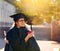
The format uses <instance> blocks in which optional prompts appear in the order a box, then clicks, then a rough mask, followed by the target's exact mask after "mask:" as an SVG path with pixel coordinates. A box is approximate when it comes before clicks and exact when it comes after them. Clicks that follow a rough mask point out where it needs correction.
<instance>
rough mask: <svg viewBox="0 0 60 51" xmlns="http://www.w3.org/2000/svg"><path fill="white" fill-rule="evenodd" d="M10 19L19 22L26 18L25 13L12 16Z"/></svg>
mask: <svg viewBox="0 0 60 51" xmlns="http://www.w3.org/2000/svg"><path fill="white" fill-rule="evenodd" d="M10 17H11V18H13V20H14V21H17V20H18V19H20V18H25V17H26V16H25V15H24V14H23V13H17V14H14V15H11V16H10Z"/></svg>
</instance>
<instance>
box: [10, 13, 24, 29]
mask: <svg viewBox="0 0 60 51" xmlns="http://www.w3.org/2000/svg"><path fill="white" fill-rule="evenodd" d="M10 17H12V18H13V20H14V22H15V26H17V27H18V28H20V27H24V26H25V19H24V18H25V15H24V14H22V13H19V14H14V15H12V16H10Z"/></svg>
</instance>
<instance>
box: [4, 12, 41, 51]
mask: <svg viewBox="0 0 60 51" xmlns="http://www.w3.org/2000/svg"><path fill="white" fill-rule="evenodd" d="M10 17H12V18H13V20H14V22H15V26H14V27H13V28H12V29H11V30H9V31H8V32H7V36H6V39H7V42H6V45H5V50H4V51H40V48H39V46H38V44H37V42H36V40H35V39H34V37H33V31H29V30H28V29H27V28H26V27H25V21H24V17H25V15H24V14H22V13H19V14H15V15H12V16H10ZM28 32H30V33H28Z"/></svg>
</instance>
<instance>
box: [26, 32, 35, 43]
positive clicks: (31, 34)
mask: <svg viewBox="0 0 60 51" xmlns="http://www.w3.org/2000/svg"><path fill="white" fill-rule="evenodd" d="M33 34H34V32H33V31H32V32H30V33H29V34H28V35H27V36H26V38H25V42H27V41H28V39H29V38H31V37H33Z"/></svg>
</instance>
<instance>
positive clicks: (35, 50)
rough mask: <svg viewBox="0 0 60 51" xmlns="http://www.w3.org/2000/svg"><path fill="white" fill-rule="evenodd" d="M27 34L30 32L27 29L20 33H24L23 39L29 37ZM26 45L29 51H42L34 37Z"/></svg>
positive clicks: (22, 29)
mask: <svg viewBox="0 0 60 51" xmlns="http://www.w3.org/2000/svg"><path fill="white" fill-rule="evenodd" d="M27 32H29V31H28V30H27V29H26V28H25V27H24V28H21V30H20V31H19V33H22V36H21V37H23V39H24V38H25V37H26V36H27ZM26 44H27V49H28V51H40V48H39V46H38V44H37V42H36V40H35V38H34V37H31V38H30V39H29V40H28V42H27V43H26Z"/></svg>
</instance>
